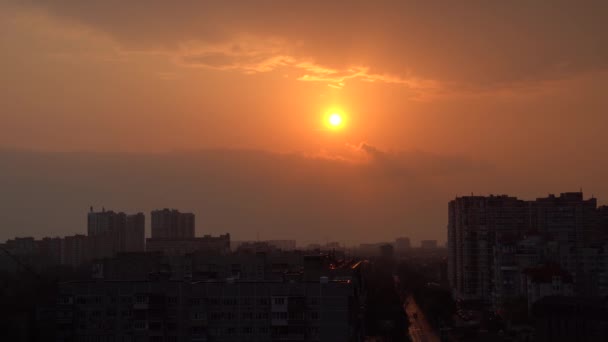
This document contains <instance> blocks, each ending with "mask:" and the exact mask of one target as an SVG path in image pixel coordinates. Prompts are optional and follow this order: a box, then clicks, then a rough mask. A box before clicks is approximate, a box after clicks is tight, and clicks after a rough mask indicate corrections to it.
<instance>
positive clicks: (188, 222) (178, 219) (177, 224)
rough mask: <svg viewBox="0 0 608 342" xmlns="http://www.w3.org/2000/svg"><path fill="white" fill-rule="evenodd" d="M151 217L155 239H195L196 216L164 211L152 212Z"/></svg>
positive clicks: (168, 210)
mask: <svg viewBox="0 0 608 342" xmlns="http://www.w3.org/2000/svg"><path fill="white" fill-rule="evenodd" d="M151 216H152V220H151V222H152V224H151V225H152V238H153V239H190V238H194V231H195V228H194V214H192V213H180V212H179V211H178V210H175V209H173V210H171V209H162V210H154V211H152V213H151Z"/></svg>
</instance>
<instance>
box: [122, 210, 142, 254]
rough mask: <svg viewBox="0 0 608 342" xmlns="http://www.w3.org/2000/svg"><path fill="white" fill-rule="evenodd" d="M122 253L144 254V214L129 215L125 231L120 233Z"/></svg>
mask: <svg viewBox="0 0 608 342" xmlns="http://www.w3.org/2000/svg"><path fill="white" fill-rule="evenodd" d="M119 236H120V245H119V250H120V251H121V252H143V251H144V250H145V240H146V217H145V216H144V214H143V213H137V214H134V215H127V216H126V222H125V226H124V229H123V230H121V231H120V234H119Z"/></svg>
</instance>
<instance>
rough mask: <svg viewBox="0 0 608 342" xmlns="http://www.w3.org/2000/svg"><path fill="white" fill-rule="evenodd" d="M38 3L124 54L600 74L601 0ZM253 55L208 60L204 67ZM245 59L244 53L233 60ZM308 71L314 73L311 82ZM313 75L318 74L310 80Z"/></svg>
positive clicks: (465, 78)
mask: <svg viewBox="0 0 608 342" xmlns="http://www.w3.org/2000/svg"><path fill="white" fill-rule="evenodd" d="M34 4H35V6H37V7H38V8H42V9H43V10H44V11H47V12H48V13H50V14H52V15H53V16H56V17H57V18H59V19H61V20H64V21H65V22H67V23H72V24H77V25H81V26H83V27H86V28H90V29H93V30H97V31H99V32H103V33H105V34H108V35H110V36H111V37H113V38H114V39H115V40H117V41H118V42H120V43H121V44H122V46H123V48H125V49H138V50H146V49H150V50H153V51H158V49H166V50H168V51H174V52H176V51H178V50H179V48H180V46H183V44H200V45H201V46H210V45H211V46H214V45H217V44H225V45H227V46H239V44H241V43H243V42H245V43H248V42H249V43H252V42H253V43H252V47H250V48H252V49H254V50H255V48H256V46H257V48H258V49H260V50H263V51H266V49H267V48H268V46H267V44H268V42H267V40H275V41H276V40H278V41H280V42H282V45H281V46H282V47H281V51H275V55H281V56H288V57H289V58H293V59H294V60H297V61H312V62H314V63H316V64H317V65H319V66H321V67H324V68H328V69H333V70H335V71H336V72H344V71H346V70H348V69H349V68H351V67H353V66H360V67H366V68H369V69H368V71H367V73H368V74H371V75H387V74H388V75H393V76H394V77H399V78H400V79H403V80H408V79H412V78H414V79H417V80H436V81H440V82H442V84H443V85H444V86H447V87H450V86H458V87H459V88H463V87H464V88H465V89H477V90H479V89H492V88H494V87H504V86H517V85H521V84H522V83H523V84H527V83H530V82H538V81H543V80H554V79H560V78H564V77H569V76H571V75H573V74H575V73H579V72H587V71H594V70H605V69H606V67H607V66H608V44H605V37H604V36H605V32H606V31H607V30H608V27H607V25H608V22H607V21H606V20H605V18H606V17H607V16H608V3H607V2H603V1H591V2H584V3H576V2H569V1H552V2H546V3H542V2H521V3H520V2H464V3H463V2H458V3H456V2H454V3H429V2H421V3H416V2H404V1H383V2H382V3H380V2H379V1H373V2H369V1H348V2H342V1H335V2H327V1H306V2H293V1H284V2H276V1H243V2H235V1H229V2H225V1H223V2H220V1H218V2H201V1H192V2H190V1H184V2H180V3H179V4H176V3H173V2H166V1H126V2H125V1H96V2H74V1H52V2H44V3H38V2H34ZM250 58H251V57H250V56H247V55H242V54H241V55H239V54H229V55H224V56H221V55H218V54H215V55H203V56H199V57H198V59H199V61H201V60H202V62H204V63H207V64H209V65H211V66H217V65H222V66H226V65H235V64H242V63H248V61H247V59H250ZM235 59H240V60H238V61H237V60H235ZM314 76H315V75H312V76H311V77H314ZM317 76H318V75H317Z"/></svg>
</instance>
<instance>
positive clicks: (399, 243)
mask: <svg viewBox="0 0 608 342" xmlns="http://www.w3.org/2000/svg"><path fill="white" fill-rule="evenodd" d="M411 248H412V244H411V242H410V238H407V237H400V238H397V239H395V252H396V253H397V254H398V255H401V254H403V253H406V252H408V251H409V250H410V249H411Z"/></svg>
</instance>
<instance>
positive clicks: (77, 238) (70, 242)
mask: <svg viewBox="0 0 608 342" xmlns="http://www.w3.org/2000/svg"><path fill="white" fill-rule="evenodd" d="M62 242H63V243H62V246H61V263H62V264H64V265H70V266H73V267H76V266H79V265H82V264H83V263H85V262H86V261H88V260H89V259H90V257H91V255H90V251H91V248H90V240H89V239H88V237H87V236H86V235H73V236H66V237H64V238H63V240H62Z"/></svg>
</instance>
